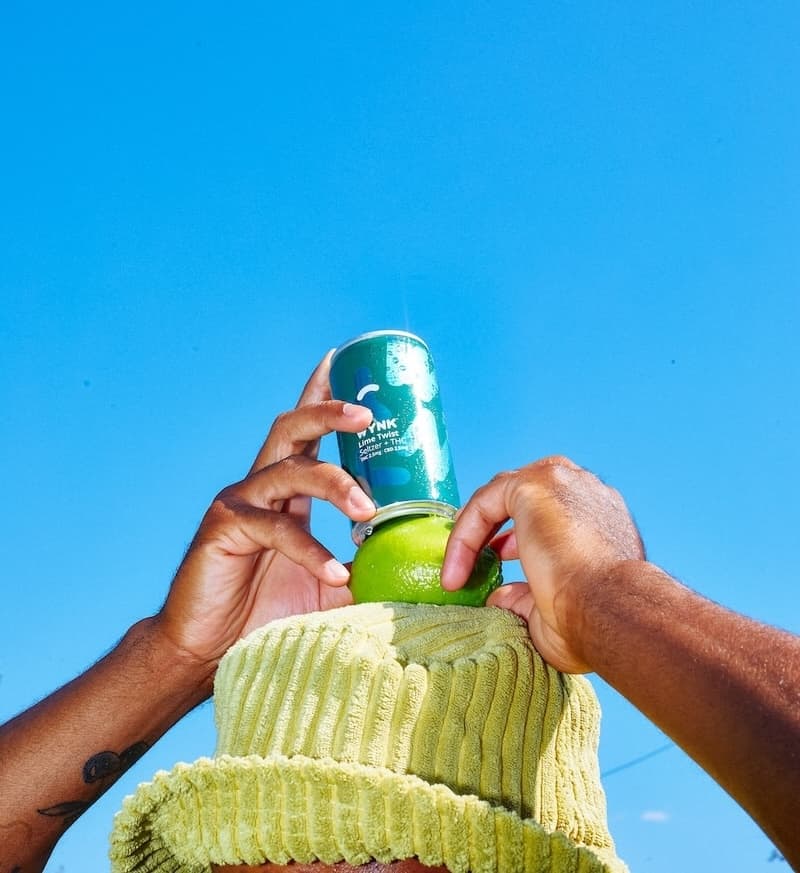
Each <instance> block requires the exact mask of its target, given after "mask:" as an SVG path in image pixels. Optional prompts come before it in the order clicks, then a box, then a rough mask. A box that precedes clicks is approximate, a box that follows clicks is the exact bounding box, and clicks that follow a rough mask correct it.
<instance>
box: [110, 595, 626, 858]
mask: <svg viewBox="0 0 800 873" xmlns="http://www.w3.org/2000/svg"><path fill="white" fill-rule="evenodd" d="M215 705H216V721H217V728H218V732H219V733H218V743H217V752H216V754H215V757H214V758H213V759H209V758H205V759H200V760H199V761H196V762H195V763H194V764H192V765H187V764H179V765H177V766H176V767H175V768H174V769H173V770H172V771H171V772H170V773H159V774H157V776H156V777H155V779H154V780H153V782H151V783H147V784H145V785H142V786H140V787H139V789H138V790H137V792H136V794H134V795H133V796H132V797H130V798H127V800H126V802H125V804H124V806H123V810H122V811H121V812H120V813H119V814H118V815H117V818H116V820H115V826H114V833H113V835H112V852H111V854H112V862H113V864H112V869H113V870H114V871H119V873H123V871H125V873H132V871H159V873H167V871H169V873H175V871H192V873H194V871H197V873H200V871H204V873H207V871H210V870H212V869H213V870H224V871H226V873H232V871H235V870H237V869H239V870H240V871H241V870H252V869H255V870H259V869H261V870H263V871H264V873H278V871H282V869H283V867H285V865H291V869H292V871H293V873H304V871H306V870H307V871H309V873H312V871H314V873H321V871H322V870H323V869H324V868H323V867H322V866H320V865H321V864H322V865H329V866H331V865H332V866H334V867H335V865H336V864H340V865H341V864H342V863H345V864H346V865H349V866H348V867H347V868H344V867H340V869H339V873H344V871H345V869H347V870H348V873H349V869H352V868H358V867H360V866H362V865H365V864H370V863H373V862H374V865H375V864H377V865H391V866H389V869H391V870H392V871H393V873H410V870H409V867H410V868H411V869H412V870H414V873H418V871H421V870H424V868H425V867H429V868H430V867H432V868H438V869H442V868H444V869H446V870H449V871H451V873H466V871H468V870H469V871H472V873H494V871H518V870H526V871H535V870H554V871H559V870H564V871H566V870H580V871H581V873H600V871H614V873H616V871H623V870H625V866H624V865H623V864H622V863H621V862H620V861H619V860H618V859H617V858H616V856H615V853H614V847H613V842H612V841H611V838H610V836H609V835H608V831H607V827H606V821H605V800H604V797H603V793H602V789H601V787H600V783H599V777H598V767H597V737H598V719H599V711H598V706H597V701H596V698H595V696H594V693H593V691H592V690H591V686H590V685H589V684H588V682H587V681H586V680H585V679H583V678H581V677H570V676H564V675H562V674H560V673H558V672H556V671H555V670H553V669H552V668H550V667H548V666H547V665H546V664H545V663H544V662H543V661H542V660H541V658H540V657H539V656H538V654H537V653H536V651H535V650H534V649H533V647H532V645H531V643H530V638H529V636H528V633H527V630H526V628H525V627H524V625H523V624H522V623H521V622H520V621H519V620H518V619H517V618H516V617H515V616H513V615H512V614H511V613H508V612H505V611H503V610H499V609H495V608H474V607H459V606H453V607H450V606H422V605H408V604H363V605H360V606H351V607H344V608H342V609H337V610H332V611H330V612H319V613H313V614H310V615H305V616H295V617H292V618H287V619H281V620H279V621H274V622H271V623H270V624H269V625H267V626H266V627H264V628H261V629H260V630H258V631H255V632H254V633H252V634H251V635H250V636H249V637H247V638H245V639H244V640H242V641H240V642H239V643H237V644H236V645H235V646H234V647H233V648H232V649H231V650H230V651H229V652H228V653H227V654H226V656H225V658H223V660H222V663H221V664H220V667H219V671H218V673H217V679H216V685H215ZM265 862H269V863H268V864H267V865H266V866H265ZM395 862H403V864H404V865H405V866H400V865H399V863H395ZM212 865H214V866H213V867H212ZM242 865H249V866H245V867H243V866H242ZM300 865H304V866H302V867H301V866H300ZM305 865H309V866H308V867H306V866H305ZM374 865H373V869H376V868H375V866H374ZM414 865H416V867H415V866H414ZM227 868H232V870H228V869H227ZM377 869H385V868H384V867H377Z"/></svg>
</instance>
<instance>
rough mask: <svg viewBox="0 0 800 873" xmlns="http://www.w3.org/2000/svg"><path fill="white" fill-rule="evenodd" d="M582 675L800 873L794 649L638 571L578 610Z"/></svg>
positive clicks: (798, 689) (798, 656)
mask: <svg viewBox="0 0 800 873" xmlns="http://www.w3.org/2000/svg"><path fill="white" fill-rule="evenodd" d="M576 620H577V621H578V622H579V623H580V627H581V628H582V639H583V654H584V657H585V659H586V661H587V663H588V664H589V665H590V666H591V668H592V669H593V670H594V671H596V672H597V673H598V674H599V675H600V676H602V677H603V678H604V679H605V680H606V681H607V682H609V683H610V684H611V685H613V686H614V687H615V688H616V689H617V690H618V691H619V692H620V693H621V694H623V695H624V696H625V697H627V698H628V700H630V701H631V702H632V703H633V704H634V705H635V706H636V707H637V708H639V709H640V710H642V711H643V712H644V713H645V714H646V715H647V716H648V717H649V718H651V719H652V720H653V721H654V722H655V723H656V724H657V725H658V726H659V727H660V728H661V729H662V730H664V731H665V733H667V734H668V735H669V736H671V737H672V738H673V739H674V740H675V742H676V743H678V744H679V745H680V746H681V747H682V748H683V749H684V750H685V751H686V752H687V753H688V754H689V755H691V757H692V758H694V759H695V760H696V761H697V762H698V763H699V764H700V765H701V766H702V767H703V768H704V769H706V770H707V771H708V772H709V773H710V774H711V775H712V776H713V777H714V778H715V779H716V780H717V781H718V782H719V783H720V784H721V785H722V786H723V787H724V788H725V789H726V790H727V791H728V792H729V793H730V794H731V795H732V796H733V797H734V798H735V799H736V800H737V801H738V802H739V803H741V804H742V806H744V808H745V809H747V811H748V812H749V813H750V814H751V815H752V816H753V818H754V819H755V820H756V821H757V822H758V823H759V824H760V825H761V826H762V827H763V828H764V830H765V831H766V833H767V834H768V835H769V836H770V837H771V838H772V839H773V840H774V842H775V844H776V845H777V846H778V848H779V849H780V850H781V851H782V852H783V854H784V855H785V857H786V859H787V860H788V861H789V863H791V864H792V865H793V866H794V867H795V868H797V869H800V831H798V828H797V814H798V810H800V801H798V798H800V640H798V639H797V638H796V637H794V636H792V635H791V634H788V633H784V632H782V631H779V630H776V629H775V628H771V627H767V626H764V625H761V624H759V623H758V622H755V621H752V620H749V619H747V618H744V617H743V616H740V615H737V614H736V613H733V612H731V611H729V610H727V609H724V608H723V607H721V606H719V605H717V604H715V603H712V602H710V601H708V600H705V599H704V598H702V597H700V596H699V595H697V594H695V593H694V592H692V591H690V590H689V589H687V588H685V587H684V586H682V585H680V584H679V583H677V582H675V581H674V580H673V579H671V578H670V577H669V576H668V575H667V574H666V573H664V572H663V571H662V570H660V569H659V568H657V567H655V566H653V565H651V564H647V563H645V562H638V561H628V562H625V563H624V564H621V565H620V566H619V567H618V569H617V570H616V571H615V572H614V574H613V575H612V577H611V578H610V579H608V580H606V582H605V583H604V584H602V585H593V586H592V587H591V588H589V589H587V590H586V591H585V592H584V595H583V597H582V598H581V600H580V612H579V615H578V616H577V617H576Z"/></svg>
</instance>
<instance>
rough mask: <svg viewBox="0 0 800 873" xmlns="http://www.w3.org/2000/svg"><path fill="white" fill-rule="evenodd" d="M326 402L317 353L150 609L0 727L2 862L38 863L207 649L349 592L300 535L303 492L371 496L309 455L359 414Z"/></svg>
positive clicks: (362, 415)
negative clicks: (292, 403)
mask: <svg viewBox="0 0 800 873" xmlns="http://www.w3.org/2000/svg"><path fill="white" fill-rule="evenodd" d="M370 419H371V413H370V412H369V410H368V409H365V408H363V407H358V406H352V405H347V404H343V403H341V402H340V401H334V400H331V399H330V393H329V389H328V362H327V359H326V360H325V361H324V362H323V363H322V364H321V365H320V367H318V368H317V370H316V371H315V373H314V374H313V376H312V377H311V379H310V381H309V383H308V384H307V385H306V388H305V390H304V392H303V394H302V396H301V398H300V402H299V403H298V406H297V408H296V409H294V410H293V411H291V412H288V413H285V414H284V415H282V416H279V417H278V419H277V420H276V421H275V423H274V424H273V426H272V428H271V430H270V433H269V435H268V436H267V439H266V441H265V443H264V445H263V446H262V448H261V450H260V451H259V453H258V455H257V457H256V460H255V462H254V463H253V466H252V468H251V470H250V472H249V474H248V475H247V476H246V477H245V478H244V479H243V480H242V481H241V482H237V483H236V484H234V485H231V486H229V487H228V488H225V489H224V490H223V491H222V492H220V494H219V495H218V496H217V498H216V499H215V500H214V502H213V503H212V505H211V507H210V508H209V510H208V512H207V513H206V515H205V517H204V519H203V521H202V523H201V524H200V528H199V530H198V531H197V535H196V536H195V538H194V541H193V543H192V545H191V547H190V549H189V551H188V552H187V554H186V557H185V558H184V560H183V563H182V564H181V566H180V568H179V570H178V573H177V574H176V576H175V579H174V581H173V583H172V586H171V588H170V592H169V595H168V597H167V600H166V602H165V604H164V606H163V608H162V609H161V611H160V612H159V614H158V615H157V616H153V617H152V618H149V619H145V620H144V621H141V622H139V623H138V624H136V625H134V627H132V628H131V629H130V631H128V633H127V634H126V635H125V637H124V638H123V639H122V641H121V642H120V643H119V645H118V646H117V647H116V648H115V649H114V650H113V651H112V652H111V653H110V654H109V655H107V656H106V657H105V658H103V659H102V660H101V661H99V662H98V663H97V664H95V665H94V667H92V668H91V669H90V670H88V671H87V672H86V673H85V674H84V675H82V676H81V677H79V678H78V679H75V680H74V681H73V682H71V683H70V684H68V685H66V686H64V688H62V689H61V690H60V691H57V692H56V693H55V694H53V695H51V696H50V697H48V698H47V699H46V700H43V701H42V702H41V703H39V704H37V705H36V706H35V707H33V708H31V709H30V710H28V711H27V712H24V713H23V714H22V715H20V716H18V717H17V718H15V719H13V720H12V721H10V722H8V723H7V724H5V725H4V726H2V727H0V873H36V871H41V870H42V868H43V867H44V865H45V863H46V862H47V859H48V857H49V856H50V853H51V852H52V850H53V848H54V846H55V844H56V842H57V841H58V839H59V837H60V836H61V834H62V833H63V832H64V830H65V829H66V828H67V827H68V826H69V825H70V824H71V823H72V822H73V821H74V820H75V819H76V818H77V817H78V816H79V815H80V814H81V813H82V812H83V811H84V810H86V809H87V808H88V807H89V806H90V805H91V804H92V803H93V802H94V801H95V800H96V799H97V798H98V797H99V796H100V795H101V794H102V793H103V791H104V790H105V789H106V788H108V787H109V786H110V785H111V784H113V782H114V780H115V779H116V778H117V777H118V776H119V775H120V774H121V773H122V772H124V770H125V769H127V768H128V767H129V766H130V765H131V764H132V763H133V762H134V761H135V760H136V759H137V758H138V757H140V756H141V755H142V754H143V753H144V751H146V749H147V748H148V747H149V746H151V745H152V744H153V743H155V742H156V740H157V739H158V738H159V737H160V736H161V735H162V734H163V733H164V732H165V731H166V730H168V729H169V727H170V726H171V725H173V724H174V723H175V722H176V721H178V719H180V718H181V717H182V716H183V715H184V714H185V713H187V712H188V711H189V710H190V709H192V708H193V707H194V706H195V705H196V704H198V703H199V702H200V701H202V700H204V699H205V698H207V697H208V696H209V695H210V694H211V690H212V683H213V677H214V674H215V672H216V668H217V664H218V663H219V659H220V658H221V657H222V655H223V654H224V653H225V651H226V650H227V649H228V648H229V647H230V646H231V645H232V644H233V643H234V642H235V641H236V640H237V639H239V638H240V637H242V636H244V635H245V634H246V633H248V632H249V631H250V630H252V629H253V628H256V627H258V626H260V625H262V624H265V623H266V622H267V621H269V620H271V619H272V618H276V617H279V616H283V615H292V614H297V613H302V612H309V611H312V610H318V609H327V608H331V607H334V606H341V605H344V604H345V603H349V602H352V597H351V595H350V592H349V590H348V589H347V587H346V585H347V581H348V578H349V574H348V571H347V569H346V568H345V567H344V566H342V565H341V564H340V563H339V562H338V561H337V560H336V559H335V558H334V556H333V555H332V554H331V553H330V552H329V551H328V550H327V549H326V548H325V547H324V546H322V545H321V544H320V543H319V542H317V540H315V539H314V538H313V537H312V536H311V534H310V533H309V529H308V526H309V516H310V505H311V498H312V497H317V498H321V499H324V500H328V501H329V502H331V503H332V504H334V505H335V506H337V507H338V508H339V509H341V510H342V512H344V513H345V514H346V515H348V516H349V517H350V518H352V519H353V520H366V519H367V518H369V517H370V516H371V515H373V514H374V506H373V504H372V503H371V501H370V500H369V499H368V498H367V496H366V495H365V494H364V493H363V491H361V489H360V488H359V487H358V486H357V485H355V484H354V482H353V480H352V478H351V477H350V476H349V475H348V474H347V473H345V472H344V470H341V469H340V468H338V467H335V466H333V465H331V464H324V463H321V462H319V461H317V460H316V451H317V445H318V441H319V438H320V437H321V436H323V434H326V433H329V432H330V431H332V430H334V429H335V430H345V431H356V430H360V429H361V428H363V427H366V425H367V424H369V421H370Z"/></svg>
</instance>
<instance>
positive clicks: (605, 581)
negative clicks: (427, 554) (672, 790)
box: [442, 458, 800, 869]
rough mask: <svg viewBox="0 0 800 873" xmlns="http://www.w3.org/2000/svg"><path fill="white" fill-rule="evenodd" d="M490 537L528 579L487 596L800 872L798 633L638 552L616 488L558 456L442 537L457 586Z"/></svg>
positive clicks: (446, 578) (502, 485)
mask: <svg viewBox="0 0 800 873" xmlns="http://www.w3.org/2000/svg"><path fill="white" fill-rule="evenodd" d="M508 518H512V519H513V520H514V529H513V530H512V531H510V532H504V533H502V534H500V535H499V536H497V537H496V539H495V541H494V545H495V547H496V548H498V550H499V551H500V552H501V554H502V555H503V556H504V557H506V558H515V557H519V559H520V560H521V562H522V566H523V569H524V571H525V576H526V578H527V580H528V581H527V583H520V584H516V585H511V586H506V587H503V588H501V589H499V590H498V591H497V592H495V594H494V595H493V596H492V598H491V599H490V603H494V604H495V605H498V606H505V607H508V608H510V609H513V610H514V611H515V612H517V613H518V614H519V615H521V616H523V617H524V618H525V619H526V620H527V621H528V627H529V629H530V632H531V636H532V638H533V640H534V643H535V644H536V645H537V647H538V648H539V650H540V651H541V652H542V654H543V656H544V657H545V658H547V659H548V660H549V661H550V662H551V663H553V665H554V666H556V667H558V668H559V669H562V670H567V671H571V672H583V671H588V670H592V671H594V672H597V673H598V674H599V675H600V676H602V677H603V678H604V679H605V680H606V681H607V682H608V683H609V684H611V685H613V686H614V687H615V688H616V689H617V690H618V691H619V692H620V693H621V694H623V695H624V696H625V697H627V698H628V700H630V701H631V703H633V704H634V705H635V706H637V707H638V708H639V709H640V710H641V711H642V712H644V713H645V714H646V715H647V716H648V717H649V718H650V719H652V720H653V721H654V722H655V723H656V724H657V725H658V726H659V727H660V728H661V729H662V730H663V731H664V732H665V733H667V734H668V735H669V736H671V737H672V738H673V739H674V740H675V742H677V743H678V744H679V745H680V746H681V747H682V748H683V749H684V750H685V751H686V752H687V753H688V754H689V755H691V756H692V758H694V759H695V760H696V761H697V762H698V763H699V764H700V765H701V766H702V767H703V768H704V769H705V770H706V771H707V772H708V773H709V774H710V775H711V776H712V777H713V778H714V779H716V780H717V781H718V782H719V783H720V784H721V785H722V786H723V787H724V788H725V789H726V790H727V791H728V792H729V793H730V794H731V795H732V796H733V797H734V798H735V799H736V800H737V801H738V802H739V803H740V804H741V805H742V806H743V807H744V808H745V809H746V810H747V811H748V812H749V813H750V815H751V816H752V817H753V818H754V819H755V820H756V821H757V822H758V824H759V825H760V826H761V827H762V828H763V829H764V831H765V832H766V833H767V834H768V836H769V837H770V838H771V839H772V840H773V841H774V842H775V845H776V846H777V847H778V848H779V849H780V850H781V851H782V852H783V854H784V856H785V857H786V859H787V860H788V861H789V863H790V864H792V865H793V866H794V867H795V868H798V869H800V829H798V827H797V819H798V812H800V799H799V798H800V638H798V637H796V636H793V635H792V634H789V633H786V632H784V631H780V630H777V629H776V628H772V627H768V626H766V625H763V624H760V623H758V622H756V621H753V620H751V619H748V618H745V617H743V616H741V615H738V614H736V613H734V612H731V611H730V610H728V609H725V608H724V607H722V606H719V605H718V604H715V603H712V602H710V601H708V600H706V599H705V598H703V597H701V596H700V595H698V594H696V593H695V592H693V591H691V590H689V589H688V588H686V587H684V586H683V585H682V584H680V583H679V582H677V581H676V580H674V579H672V578H671V577H670V576H669V575H668V574H667V573H665V572H664V571H663V570H661V569H660V568H658V567H656V566H655V565H653V564H650V563H648V562H647V561H645V559H644V553H643V548H642V545H641V541H640V539H639V536H638V532H637V531H636V528H635V526H634V525H633V522H632V520H631V519H630V516H629V514H628V512H627V509H626V507H625V504H624V502H623V501H622V498H621V497H620V495H619V494H618V493H617V492H616V491H614V490H613V489H611V488H608V487H607V486H605V485H603V483H602V482H600V481H599V480H598V479H597V478H596V477H595V476H593V475H592V474H591V473H588V472H587V471H585V470H582V469H581V468H580V467H578V466H576V465H575V464H573V463H572V462H571V461H568V460H567V459H565V458H550V459H546V460H545V461H540V462H538V463H536V464H532V465H530V466H529V467H526V468H524V469H522V470H519V471H516V472H514V473H508V474H503V475H501V476H499V477H497V478H496V479H494V480H493V481H492V482H491V483H489V485H487V486H485V487H484V488H482V489H480V490H479V491H478V492H477V493H476V494H475V496H474V497H473V498H472V500H471V501H470V502H469V503H468V504H467V506H466V507H465V508H464V511H463V512H462V514H461V516H460V518H459V520H458V522H457V524H456V527H455V529H454V531H453V534H452V536H451V540H450V544H449V547H448V556H447V561H446V564H445V569H444V570H443V574H442V579H443V584H444V585H445V587H447V588H454V587H458V586H459V585H460V584H462V578H463V577H464V574H465V571H466V570H467V569H468V567H469V565H470V564H471V561H472V560H473V559H474V554H475V550H476V549H477V548H479V547H480V546H481V545H482V544H483V543H484V542H485V541H486V540H488V539H490V538H491V537H492V536H493V535H494V534H495V533H496V532H497V530H498V529H499V527H500V526H501V525H502V524H503V523H504V522H505V521H506V520H507V519H508Z"/></svg>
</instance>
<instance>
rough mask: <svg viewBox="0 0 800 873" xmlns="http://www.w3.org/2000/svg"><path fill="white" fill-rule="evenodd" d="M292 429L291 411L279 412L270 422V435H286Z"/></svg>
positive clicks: (280, 436)
mask: <svg viewBox="0 0 800 873" xmlns="http://www.w3.org/2000/svg"><path fill="white" fill-rule="evenodd" d="M291 430H292V413H291V412H281V413H279V414H278V415H277V416H276V417H275V420H274V421H273V422H272V427H271V428H270V429H269V432H270V436H277V437H279V438H282V437H285V436H287V435H288V434H289V433H290V432H291Z"/></svg>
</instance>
